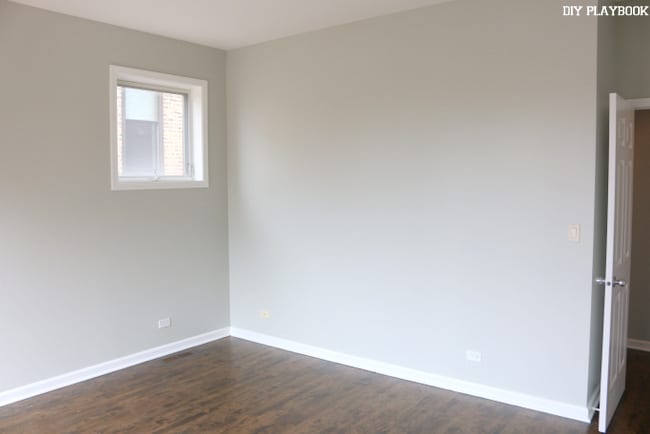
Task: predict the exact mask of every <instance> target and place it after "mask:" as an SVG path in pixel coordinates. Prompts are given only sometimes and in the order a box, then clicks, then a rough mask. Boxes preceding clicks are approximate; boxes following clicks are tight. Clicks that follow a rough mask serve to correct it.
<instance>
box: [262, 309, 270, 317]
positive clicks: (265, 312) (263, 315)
mask: <svg viewBox="0 0 650 434" xmlns="http://www.w3.org/2000/svg"><path fill="white" fill-rule="evenodd" d="M260 317H261V318H263V319H269V318H271V312H269V311H268V310H263V311H261V312H260Z"/></svg>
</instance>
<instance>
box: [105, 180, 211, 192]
mask: <svg viewBox="0 0 650 434" xmlns="http://www.w3.org/2000/svg"><path fill="white" fill-rule="evenodd" d="M208 187H209V184H208V181H207V180H204V181H188V180H157V181H140V180H137V181H123V180H118V181H117V182H113V183H112V184H111V190H113V191H124V190H172V189H179V188H208Z"/></svg>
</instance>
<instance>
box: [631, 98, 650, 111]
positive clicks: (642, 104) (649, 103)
mask: <svg viewBox="0 0 650 434" xmlns="http://www.w3.org/2000/svg"><path fill="white" fill-rule="evenodd" d="M628 101H629V102H630V104H632V107H634V110H635V111H636V110H650V98H637V99H628Z"/></svg>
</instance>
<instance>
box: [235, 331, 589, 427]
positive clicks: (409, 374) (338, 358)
mask: <svg viewBox="0 0 650 434" xmlns="http://www.w3.org/2000/svg"><path fill="white" fill-rule="evenodd" d="M230 333H231V335H232V336H234V337H237V338H241V339H246V340H248V341H252V342H257V343H259V344H264V345H269V346H272V347H276V348H281V349H283V350H287V351H291V352H294V353H299V354H304V355H307V356H311V357H316V358H319V359H323V360H328V361H330V362H335V363H340V364H342V365H347V366H352V367H354V368H359V369H363V370H366V371H371V372H376V373H379V374H383V375H388V376H391V377H395V378H400V379H402V380H408V381H413V382H416V383H421V384H426V385H429V386H434V387H438V388H441V389H447V390H451V391H454V392H459V393H464V394H467V395H472V396H478V397H480V398H486V399H491V400H493V401H499V402H502V403H505V404H510V405H516V406H518V407H523V408H528V409H531V410H536V411H541V412H543V413H549V414H553V415H556V416H562V417H566V418H569V419H574V420H578V421H581V422H586V423H589V422H590V421H591V416H592V415H593V412H592V411H591V410H590V409H589V408H588V407H587V406H580V405H574V404H567V403H564V402H559V401H554V400H550V399H546V398H540V397H536V396H532V395H526V394H523V393H518V392H512V391H509V390H504V389H499V388H496V387H491V386H486V385H483V384H478V383H471V382H469V381H463V380H458V379H456V378H450V377H444V376H442V375H436V374H431V373H429V372H424V371H418V370H415V369H410V368H405V367H402V366H397V365H392V364H389V363H384V362H379V361H376V360H371V359H365V358H362V357H357V356H351V355H348V354H343V353H339V352H336V351H331V350H327V349H324V348H319V347H315V346H312V345H306V344H302V343H299V342H294V341H290V340H287V339H281V338H277V337H275V336H269V335H265V334H262V333H257V332H253V331H249V330H243V329H240V328H236V327H231V328H230Z"/></svg>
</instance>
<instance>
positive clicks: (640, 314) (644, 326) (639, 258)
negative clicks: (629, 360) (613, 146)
mask: <svg viewBox="0 0 650 434" xmlns="http://www.w3.org/2000/svg"><path fill="white" fill-rule="evenodd" d="M625 3H628V4H635V5H650V1H648V0H635V1H633V2H632V1H628V2H625ZM648 41H650V20H649V19H648V18H619V19H617V20H616V86H617V89H619V90H620V93H621V95H623V96H624V97H625V98H650V52H648ZM639 151H640V152H643V150H639ZM643 161H644V159H638V158H636V157H635V163H639V164H642V163H643ZM642 171H643V169H642V168H641V166H639V167H636V168H635V184H634V185H635V189H637V190H638V189H639V188H640V187H641V186H642V185H643V184H642V182H641V181H640V180H639V179H637V178H638V177H639V175H643V173H642ZM634 200H635V204H634V207H635V210H634V214H635V215H634V225H633V228H632V249H633V251H632V281H631V283H630V323H629V336H630V338H632V339H640V340H644V341H650V271H649V270H650V267H649V266H648V257H647V255H646V254H645V252H647V251H648V250H650V246H648V245H646V244H647V241H646V240H648V239H650V234H648V228H647V225H648V223H647V220H644V219H643V218H642V217H640V216H639V214H641V215H643V213H644V212H643V208H644V207H645V205H644V203H642V201H643V200H645V201H646V202H647V200H648V199H647V197H645V199H643V196H642V195H641V194H639V193H638V192H635V195H634Z"/></svg>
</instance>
